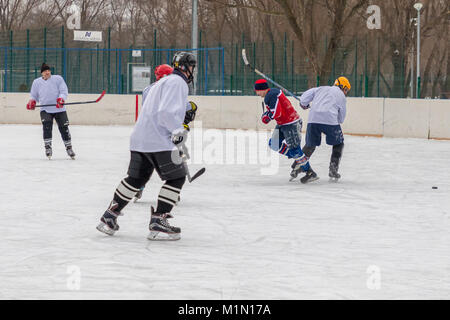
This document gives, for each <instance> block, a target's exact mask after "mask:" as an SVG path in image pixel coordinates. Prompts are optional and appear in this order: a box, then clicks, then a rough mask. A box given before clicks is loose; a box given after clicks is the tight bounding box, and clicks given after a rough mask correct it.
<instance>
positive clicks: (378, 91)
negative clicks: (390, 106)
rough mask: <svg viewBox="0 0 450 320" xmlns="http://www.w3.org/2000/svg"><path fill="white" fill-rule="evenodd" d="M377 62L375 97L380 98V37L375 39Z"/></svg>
mask: <svg viewBox="0 0 450 320" xmlns="http://www.w3.org/2000/svg"><path fill="white" fill-rule="evenodd" d="M377 46H378V49H377V51H378V61H377V97H378V98H379V97H380V36H378V39H377Z"/></svg>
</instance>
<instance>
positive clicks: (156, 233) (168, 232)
mask: <svg viewBox="0 0 450 320" xmlns="http://www.w3.org/2000/svg"><path fill="white" fill-rule="evenodd" d="M151 212H152V216H151V220H150V225H149V227H148V229H149V230H150V234H149V235H148V237H147V239H148V240H179V239H180V235H181V229H180V228H178V227H173V226H171V225H170V224H169V222H168V221H167V219H169V218H172V215H171V214H170V213H157V212H155V210H154V209H153V207H151Z"/></svg>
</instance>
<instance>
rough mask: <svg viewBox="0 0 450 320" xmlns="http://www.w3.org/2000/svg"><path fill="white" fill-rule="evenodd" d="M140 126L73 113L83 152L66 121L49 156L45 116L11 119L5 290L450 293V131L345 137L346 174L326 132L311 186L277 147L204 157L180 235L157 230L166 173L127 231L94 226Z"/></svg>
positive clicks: (1, 195) (57, 294)
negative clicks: (154, 234)
mask: <svg viewBox="0 0 450 320" xmlns="http://www.w3.org/2000/svg"><path fill="white" fill-rule="evenodd" d="M131 130H132V127H127V126H104V127H98V126H71V132H72V136H73V145H74V150H75V152H76V153H77V159H76V160H75V161H72V160H70V159H68V157H67V155H66V154H65V150H64V148H63V144H62V142H61V138H60V136H59V132H58V130H57V128H56V127H55V128H54V142H53V144H54V156H53V159H52V160H51V161H49V160H47V159H46V158H45V156H44V149H43V142H42V136H41V131H42V128H41V126H39V125H1V126H0V150H1V152H0V166H1V170H0V181H1V183H2V188H1V192H0V205H1V207H0V214H1V223H0V237H1V238H0V240H1V241H0V252H1V256H0V284H1V285H0V299H432V298H438V299H439V298H445V299H449V298H450V250H449V249H450V236H449V234H450V232H449V229H450V197H449V196H450V192H449V191H450V170H449V167H450V162H449V159H450V141H427V140H420V139H389V138H381V139H380V138H367V137H353V136H346V137H345V139H346V146H345V150H344V156H343V160H342V164H341V170H340V171H341V173H342V176H343V178H342V180H341V181H340V182H338V183H330V182H329V181H328V178H327V173H328V161H329V156H330V153H331V148H330V147H328V146H325V145H322V146H321V147H319V148H318V149H317V150H316V153H315V154H314V155H313V158H312V165H313V167H314V168H315V169H316V171H317V173H318V174H319V176H320V177H321V179H320V180H318V181H316V182H314V183H311V184H309V185H302V184H301V183H299V182H288V176H289V171H290V164H291V161H289V160H288V159H282V158H281V157H278V156H276V158H279V166H280V167H279V170H278V172H276V173H275V174H274V175H263V174H261V167H262V165H258V164H249V163H248V164H203V165H202V164H199V163H193V164H191V165H190V167H191V171H195V170H197V169H199V168H200V167H201V166H205V167H206V168H207V171H206V173H205V174H204V175H203V176H201V177H200V178H199V179H198V180H197V181H194V182H193V183H192V184H189V183H186V185H185V187H184V189H183V192H182V196H181V203H180V204H179V206H177V207H176V208H175V209H174V211H173V212H174V214H175V218H174V219H172V220H171V223H172V224H173V225H176V226H179V227H181V229H182V238H181V240H180V241H174V242H151V241H148V240H147V239H146V236H147V231H148V229H147V228H148V222H149V216H150V205H155V202H156V198H157V194H158V192H159V188H160V186H161V185H162V183H161V181H160V180H159V178H158V177H157V176H156V175H155V176H154V177H153V178H152V180H151V181H150V182H149V184H148V185H147V188H146V190H145V192H144V196H143V198H142V199H141V201H139V202H137V203H131V204H129V205H128V206H127V207H126V208H125V209H124V210H123V213H124V215H123V216H121V217H120V218H119V224H120V226H121V229H120V231H119V232H118V233H117V234H116V235H115V236H113V237H109V236H106V235H104V234H101V233H100V232H98V231H97V230H96V229H95V226H96V225H97V223H98V220H99V218H100V216H101V215H102V214H103V212H104V210H105V209H106V207H107V205H108V204H109V202H110V201H111V199H112V196H113V192H114V189H115V188H116V186H117V185H118V183H119V181H120V180H121V179H122V178H123V177H125V175H126V169H127V166H128V161H129V151H128V142H129V135H130V133H131ZM196 132H197V134H198V133H199V132H200V131H199V130H197V131H196ZM208 132H209V133H210V134H212V135H217V136H220V135H224V134H225V133H224V131H219V130H212V131H211V130H209V131H208ZM194 133H195V132H194ZM201 133H202V132H200V136H201ZM228 143H229V142H228ZM209 147H210V146H209ZM201 148H202V149H203V148H204V149H205V150H207V149H208V144H205V145H203V146H202V147H201ZM193 149H194V150H193V151H191V154H192V153H193V152H194V151H195V147H193ZM196 151H199V149H198V148H197V150H196ZM209 151H211V150H209ZM241 151H242V150H241ZM432 186H437V187H438V189H432Z"/></svg>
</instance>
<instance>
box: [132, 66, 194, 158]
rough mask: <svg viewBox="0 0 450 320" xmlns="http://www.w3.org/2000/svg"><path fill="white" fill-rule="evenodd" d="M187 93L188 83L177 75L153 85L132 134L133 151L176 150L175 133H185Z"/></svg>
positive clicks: (174, 74)
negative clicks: (177, 131)
mask: <svg viewBox="0 0 450 320" xmlns="http://www.w3.org/2000/svg"><path fill="white" fill-rule="evenodd" d="M188 93H189V88H188V85H187V83H186V81H185V80H184V79H183V77H182V76H181V75H180V74H177V73H173V74H171V75H169V76H167V77H164V78H162V79H160V80H159V81H157V82H156V83H154V84H153V85H152V86H151V87H150V88H149V90H148V93H147V96H146V97H145V99H144V101H143V106H142V111H141V114H140V115H139V118H138V120H137V122H136V125H135V126H134V130H133V133H132V134H131V138H130V150H131V151H139V152H160V151H171V150H173V148H174V147H175V146H174V144H173V143H172V139H171V138H172V133H173V132H174V131H175V130H177V129H183V120H184V115H185V113H186V104H187V98H188Z"/></svg>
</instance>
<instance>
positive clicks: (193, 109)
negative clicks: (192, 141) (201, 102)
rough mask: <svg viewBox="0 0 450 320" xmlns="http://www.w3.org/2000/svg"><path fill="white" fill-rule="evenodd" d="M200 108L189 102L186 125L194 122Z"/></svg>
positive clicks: (185, 116)
mask: <svg viewBox="0 0 450 320" xmlns="http://www.w3.org/2000/svg"><path fill="white" fill-rule="evenodd" d="M197 110H198V107H197V105H196V104H195V102H192V101H189V102H188V104H187V106H186V114H185V115H184V122H183V123H184V124H188V123H189V122H192V121H194V119H195V115H196V113H197Z"/></svg>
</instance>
